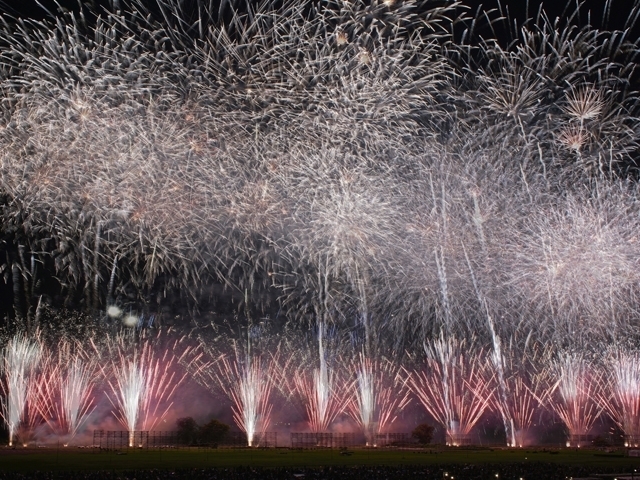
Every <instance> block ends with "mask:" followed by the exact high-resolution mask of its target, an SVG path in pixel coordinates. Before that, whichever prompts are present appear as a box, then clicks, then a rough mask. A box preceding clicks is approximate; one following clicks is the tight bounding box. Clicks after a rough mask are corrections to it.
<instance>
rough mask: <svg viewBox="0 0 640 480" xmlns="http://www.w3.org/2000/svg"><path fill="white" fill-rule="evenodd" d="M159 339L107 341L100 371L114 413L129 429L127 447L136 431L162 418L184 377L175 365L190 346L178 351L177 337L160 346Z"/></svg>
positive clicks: (123, 338)
mask: <svg viewBox="0 0 640 480" xmlns="http://www.w3.org/2000/svg"><path fill="white" fill-rule="evenodd" d="M161 340H162V339H161V334H158V336H157V337H155V338H142V339H140V344H135V343H134V344H132V343H131V342H132V341H134V339H132V338H126V337H125V336H119V337H116V338H115V340H114V341H113V342H112V343H110V344H108V350H109V352H108V355H109V358H108V362H109V365H108V367H106V368H103V374H104V375H105V376H106V377H107V378H108V381H107V383H108V385H109V390H110V394H109V393H108V397H109V401H110V402H111V404H112V405H113V407H114V408H115V411H114V415H115V416H116V418H117V419H118V420H119V421H120V423H121V424H122V425H123V426H124V427H125V428H126V429H127V431H128V432H129V446H133V440H134V432H135V431H136V430H151V429H153V428H154V426H155V425H156V424H157V423H158V422H161V421H162V420H163V419H164V418H165V417H166V415H167V414H168V413H169V410H170V409H171V406H172V405H173V401H172V397H173V395H174V394H175V393H176V390H177V389H178V387H180V385H181V384H182V383H183V382H184V381H185V379H186V378H187V373H186V371H185V372H183V373H179V370H180V366H179V364H180V362H181V361H182V360H183V359H184V358H185V357H186V356H188V355H189V354H190V353H191V349H190V348H188V347H186V348H184V349H183V350H182V352H180V350H179V348H180V347H181V345H180V340H176V341H175V342H170V343H169V344H168V345H160V343H161Z"/></svg>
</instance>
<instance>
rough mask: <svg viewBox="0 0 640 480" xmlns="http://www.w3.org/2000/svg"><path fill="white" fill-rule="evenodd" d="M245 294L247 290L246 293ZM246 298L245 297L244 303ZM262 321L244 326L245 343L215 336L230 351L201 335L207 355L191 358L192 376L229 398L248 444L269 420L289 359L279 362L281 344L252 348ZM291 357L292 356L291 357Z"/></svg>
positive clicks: (264, 429)
mask: <svg viewBox="0 0 640 480" xmlns="http://www.w3.org/2000/svg"><path fill="white" fill-rule="evenodd" d="M245 295H246V294H245ZM246 304H248V298H247V297H245V307H246ZM264 333H265V332H264V330H263V325H255V326H250V327H249V328H247V332H246V334H247V338H246V344H245V346H244V348H243V345H242V344H241V343H239V342H237V341H235V340H233V339H230V338H229V337H228V336H226V335H222V336H220V337H218V338H217V340H218V341H221V342H222V343H223V344H224V347H225V348H228V345H229V343H231V344H232V345H233V352H232V353H222V354H221V353H220V351H221V345H220V344H216V342H215V340H213V341H212V340H211V339H210V338H208V339H201V344H202V347H203V350H204V351H205V352H208V353H209V355H208V357H207V356H204V355H203V356H200V357H199V358H198V359H197V360H196V361H194V362H192V367H191V368H192V369H193V374H194V378H196V380H198V381H199V382H200V383H201V384H202V385H203V386H204V387H206V388H207V389H208V390H210V391H212V392H220V393H222V394H223V395H224V396H225V397H227V398H228V399H229V400H230V401H231V410H232V412H233V420H234V421H235V423H236V425H237V426H238V427H239V428H240V429H241V430H242V431H243V432H245V433H246V435H247V444H248V446H250V447H251V446H254V445H256V443H257V442H258V441H259V439H258V438H256V433H258V432H265V431H266V429H267V428H268V427H269V424H270V423H271V411H272V409H273V398H272V397H273V393H274V392H273V390H274V387H275V386H276V382H277V383H278V384H286V381H285V379H284V375H285V372H287V371H288V370H289V366H288V363H287V364H284V365H280V358H281V355H280V348H279V346H276V347H275V348H274V350H273V351H270V352H269V351H268V350H264V349H263V350H262V352H267V353H262V354H261V353H260V352H259V351H257V349H256V348H255V347H256V345H254V344H255V343H256V341H258V340H257V339H262V340H261V345H260V346H261V347H265V345H264V344H262V343H263V342H264V341H267V340H264V339H263V338H262V337H263V335H264ZM291 358H293V357H291Z"/></svg>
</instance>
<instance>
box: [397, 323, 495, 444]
mask: <svg viewBox="0 0 640 480" xmlns="http://www.w3.org/2000/svg"><path fill="white" fill-rule="evenodd" d="M465 343H466V342H464V341H458V340H457V339H455V338H451V337H444V336H443V335H442V334H441V335H440V337H439V338H436V339H435V340H433V342H432V343H429V344H425V351H426V353H427V365H426V368H425V369H423V370H419V371H414V372H406V375H407V384H408V385H409V387H410V388H411V390H412V391H413V393H414V395H416V397H418V400H419V401H420V403H422V405H423V406H424V407H425V408H426V409H427V411H428V412H429V414H431V415H432V416H433V418H434V419H435V420H436V421H437V422H438V423H440V424H441V425H442V426H443V427H444V428H445V432H446V442H447V444H448V445H462V444H464V443H466V442H468V439H469V434H470V433H471V429H472V428H473V427H474V425H475V424H476V423H477V422H478V420H480V417H481V416H482V414H483V413H484V412H485V411H486V410H487V409H488V408H489V406H490V405H491V400H492V397H493V387H492V386H491V385H492V376H491V375H490V373H489V369H488V365H487V363H486V362H485V361H483V359H482V358H483V356H482V354H481V353H479V352H474V351H473V346H471V348H469V346H467V345H465Z"/></svg>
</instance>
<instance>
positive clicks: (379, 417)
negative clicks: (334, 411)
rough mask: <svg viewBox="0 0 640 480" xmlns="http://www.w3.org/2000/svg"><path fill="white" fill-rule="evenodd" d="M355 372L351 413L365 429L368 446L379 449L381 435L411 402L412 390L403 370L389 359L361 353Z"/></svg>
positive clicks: (349, 406)
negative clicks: (406, 385) (402, 372)
mask: <svg viewBox="0 0 640 480" xmlns="http://www.w3.org/2000/svg"><path fill="white" fill-rule="evenodd" d="M352 371H353V374H354V376H355V382H354V385H353V387H352V388H351V390H352V392H353V393H352V395H351V397H352V398H351V400H350V401H349V403H348V404H347V411H348V412H349V414H350V415H351V417H352V418H353V419H354V420H355V421H356V422H357V423H358V424H359V425H360V427H361V428H362V430H363V432H364V435H365V439H366V442H367V445H369V446H375V445H376V441H377V440H376V439H377V436H378V434H379V433H381V432H384V431H385V429H386V428H387V427H388V426H389V425H391V423H393V421H394V420H395V419H396V417H397V415H398V413H399V412H400V411H401V410H402V409H403V408H404V407H406V406H407V404H408V403H409V391H408V389H407V388H406V387H405V385H404V382H402V380H401V379H400V369H399V368H398V367H397V366H395V365H394V364H393V363H391V362H390V361H388V360H373V359H371V358H369V357H367V355H366V354H365V353H360V355H358V357H357V359H356V361H355V362H353V363H352Z"/></svg>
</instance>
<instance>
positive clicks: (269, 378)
mask: <svg viewBox="0 0 640 480" xmlns="http://www.w3.org/2000/svg"><path fill="white" fill-rule="evenodd" d="M213 370H214V371H213V372H208V373H210V374H213V375H214V377H215V379H216V380H217V382H216V383H219V384H220V385H222V388H223V390H224V391H225V393H226V394H227V395H228V396H229V398H230V399H231V402H232V407H231V408H232V410H233V419H234V421H235V422H236V425H238V427H239V428H240V429H241V430H242V431H244V432H245V433H246V434H247V444H248V445H249V446H250V447H251V446H253V445H254V440H255V434H256V433H257V432H264V431H266V429H267V428H268V427H269V424H270V422H271V410H272V408H273V404H272V403H271V393H272V390H273V379H274V378H275V374H276V370H277V367H276V362H275V359H273V358H272V359H270V361H269V360H267V361H266V362H263V360H262V359H261V358H259V357H252V356H251V354H250V353H247V355H246V356H244V357H240V356H238V355H236V357H235V359H230V358H229V357H228V356H223V357H221V358H220V359H219V360H218V361H217V362H216V364H215V365H214V366H213Z"/></svg>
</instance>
